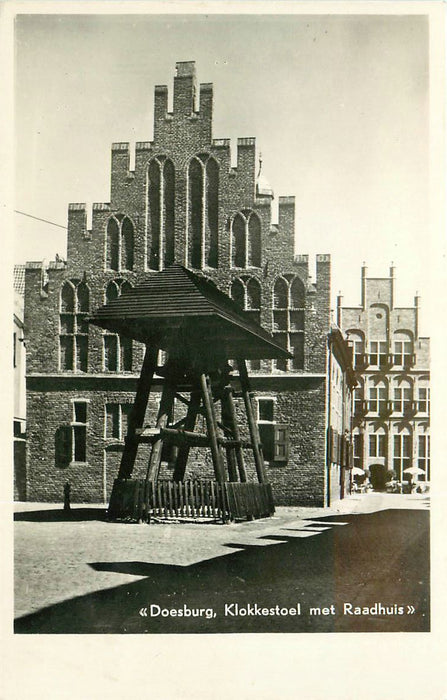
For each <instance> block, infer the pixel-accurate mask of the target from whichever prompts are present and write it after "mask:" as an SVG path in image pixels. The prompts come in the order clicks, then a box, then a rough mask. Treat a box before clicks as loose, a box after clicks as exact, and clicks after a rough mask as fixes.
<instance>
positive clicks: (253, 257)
mask: <svg viewBox="0 0 447 700" xmlns="http://www.w3.org/2000/svg"><path fill="white" fill-rule="evenodd" d="M247 262H248V266H249V267H261V223H260V221H259V219H258V217H257V216H256V215H255V214H251V215H250V217H249V219H248V261H247Z"/></svg>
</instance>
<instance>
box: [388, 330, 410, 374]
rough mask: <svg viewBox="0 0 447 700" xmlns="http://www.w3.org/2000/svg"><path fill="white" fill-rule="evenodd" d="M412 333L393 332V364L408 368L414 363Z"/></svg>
mask: <svg viewBox="0 0 447 700" xmlns="http://www.w3.org/2000/svg"><path fill="white" fill-rule="evenodd" d="M413 352H414V350H413V335H412V334H411V333H410V332H409V331H396V332H395V333H394V334H393V364H394V365H395V366H397V367H402V368H404V369H408V368H410V367H412V365H413V364H414V355H413Z"/></svg>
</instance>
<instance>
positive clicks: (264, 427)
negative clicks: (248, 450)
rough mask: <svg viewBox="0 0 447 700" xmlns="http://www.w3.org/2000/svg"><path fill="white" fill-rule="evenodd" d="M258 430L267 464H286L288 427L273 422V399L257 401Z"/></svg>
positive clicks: (261, 398) (265, 398)
mask: <svg viewBox="0 0 447 700" xmlns="http://www.w3.org/2000/svg"><path fill="white" fill-rule="evenodd" d="M257 409H258V429H259V437H260V440H261V444H262V452H263V455H264V459H265V460H266V461H267V462H283V463H284V462H287V461H288V458H289V426H288V425H286V424H284V423H277V422H276V420H275V410H276V400H275V398H267V397H259V398H258V399H257Z"/></svg>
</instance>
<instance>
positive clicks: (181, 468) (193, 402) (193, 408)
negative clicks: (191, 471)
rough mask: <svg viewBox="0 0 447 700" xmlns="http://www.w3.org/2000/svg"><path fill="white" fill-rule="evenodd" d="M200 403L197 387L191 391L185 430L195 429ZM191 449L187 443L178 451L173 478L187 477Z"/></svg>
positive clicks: (181, 478)
mask: <svg viewBox="0 0 447 700" xmlns="http://www.w3.org/2000/svg"><path fill="white" fill-rule="evenodd" d="M200 403H201V395H200V391H198V390H197V389H194V390H193V391H191V398H190V401H189V405H188V410H187V412H186V419H185V423H184V426H183V428H184V429H185V430H190V431H193V430H194V427H195V424H196V419H197V414H198V412H199V408H200ZM189 450H190V445H185V446H184V447H181V448H180V449H179V451H178V455H177V459H176V461H175V468H174V474H173V477H172V478H173V479H174V481H183V479H184V477H185V470H186V464H187V462H188V457H189Z"/></svg>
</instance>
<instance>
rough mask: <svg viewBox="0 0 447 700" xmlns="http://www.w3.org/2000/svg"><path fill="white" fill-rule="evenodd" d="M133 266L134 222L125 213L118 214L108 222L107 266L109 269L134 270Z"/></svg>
mask: <svg viewBox="0 0 447 700" xmlns="http://www.w3.org/2000/svg"><path fill="white" fill-rule="evenodd" d="M133 266H134V227H133V223H132V222H131V220H130V219H129V217H127V216H124V214H116V215H115V216H112V217H111V218H110V219H109V221H108V223H107V235H106V268H107V269H109V270H133Z"/></svg>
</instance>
